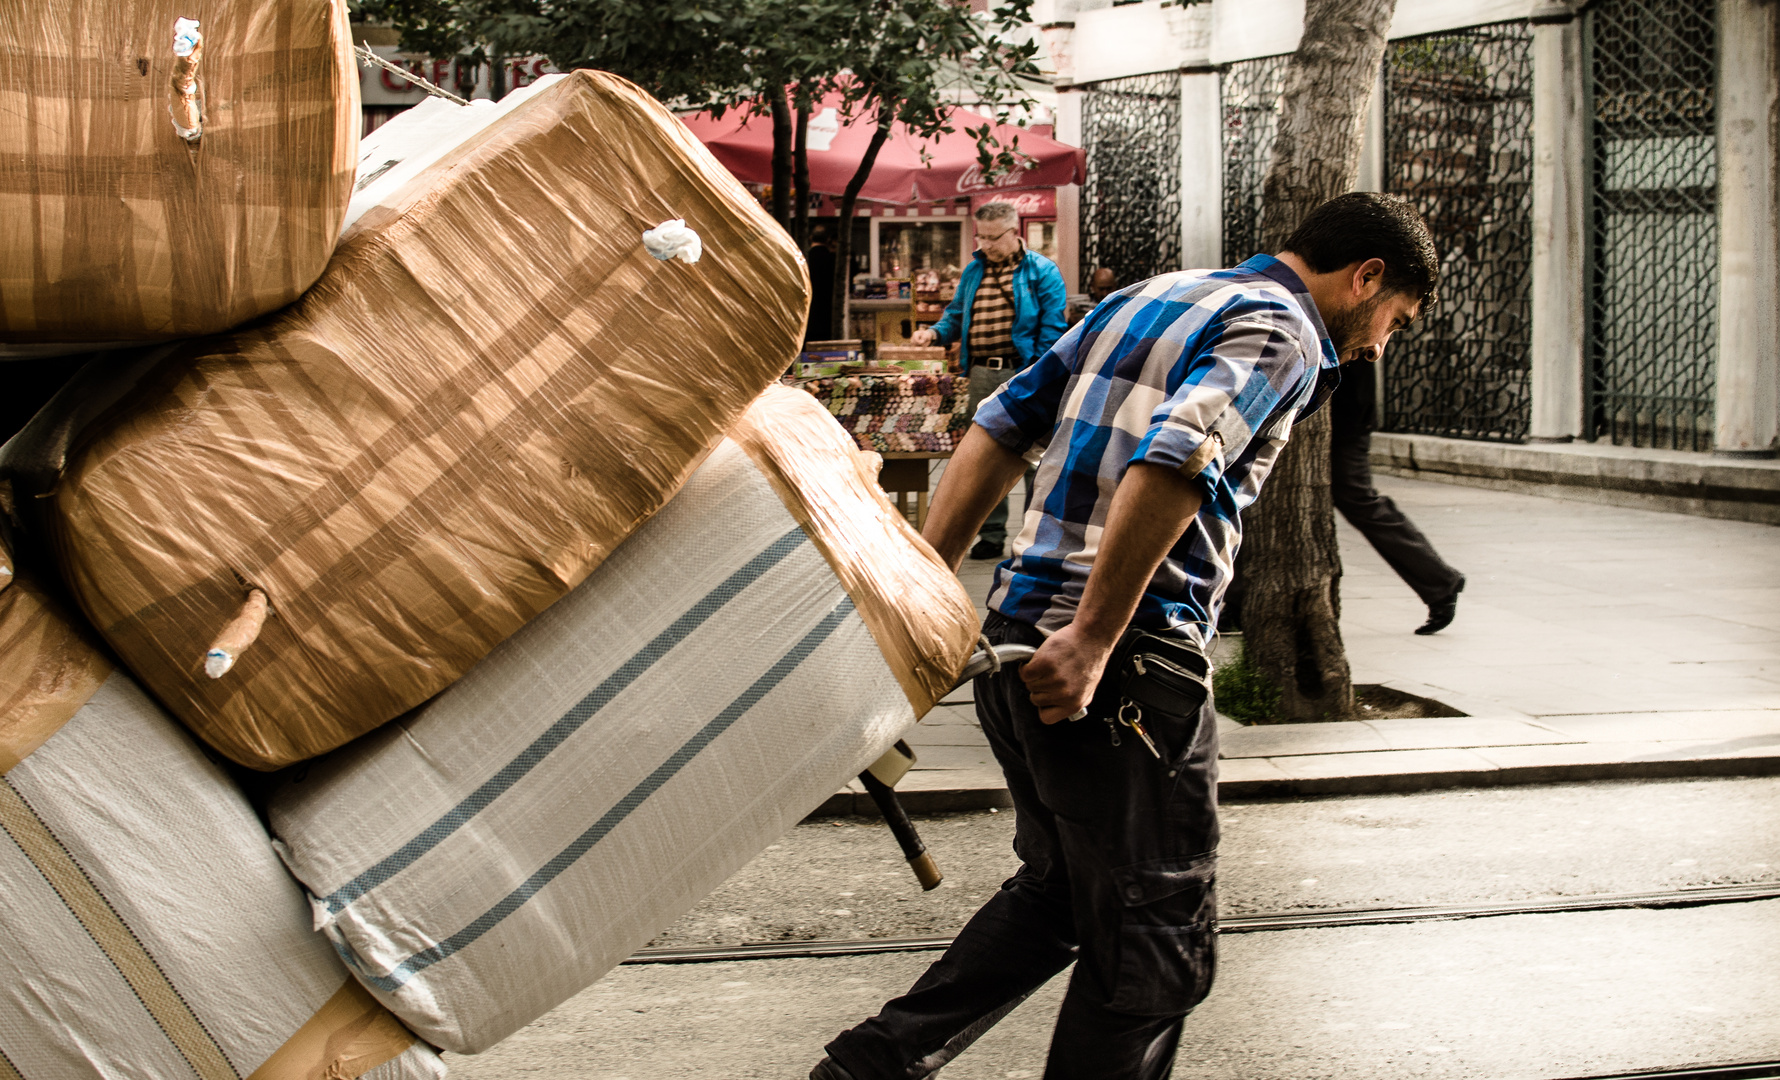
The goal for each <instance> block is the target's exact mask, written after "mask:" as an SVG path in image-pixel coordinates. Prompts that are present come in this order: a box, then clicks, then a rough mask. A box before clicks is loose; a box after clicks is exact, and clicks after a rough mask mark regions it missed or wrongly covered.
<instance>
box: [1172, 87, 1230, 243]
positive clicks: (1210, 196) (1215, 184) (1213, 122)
mask: <svg viewBox="0 0 1780 1080" xmlns="http://www.w3.org/2000/svg"><path fill="white" fill-rule="evenodd" d="M1223 134H1224V104H1223V100H1222V98H1221V97H1220V96H1219V91H1218V72H1217V69H1216V68H1214V67H1210V66H1204V67H1192V68H1184V69H1182V71H1181V76H1180V232H1181V237H1180V240H1181V244H1180V259H1181V269H1183V270H1200V269H1206V268H1214V269H1215V268H1217V267H1221V266H1223V265H1224V141H1223Z"/></svg>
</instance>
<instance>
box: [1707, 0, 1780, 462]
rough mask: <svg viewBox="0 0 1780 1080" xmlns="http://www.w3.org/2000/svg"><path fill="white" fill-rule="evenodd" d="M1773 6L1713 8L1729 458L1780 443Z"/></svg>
mask: <svg viewBox="0 0 1780 1080" xmlns="http://www.w3.org/2000/svg"><path fill="white" fill-rule="evenodd" d="M1774 23H1775V4H1774V2H1773V0H1718V56H1719V61H1718V102H1717V114H1718V230H1719V232H1718V252H1719V255H1718V257H1719V271H1718V408H1717V417H1716V419H1717V424H1716V430H1715V431H1714V433H1713V445H1714V447H1715V449H1716V452H1717V453H1718V454H1720V455H1721V456H1725V457H1756V458H1771V457H1774V456H1775V444H1776V437H1777V436H1780V354H1777V353H1776V348H1777V347H1780V332H1777V326H1776V323H1777V322H1780V312H1777V311H1776V306H1777V305H1780V229H1777V228H1776V215H1775V206H1774V197H1775V177H1774V168H1775V162H1774V149H1775V132H1774V122H1775V110H1776V106H1777V104H1780V93H1777V90H1776V77H1775V70H1774V62H1775V45H1774V30H1775V25H1774Z"/></svg>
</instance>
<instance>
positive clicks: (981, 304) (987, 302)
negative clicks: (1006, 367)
mask: <svg viewBox="0 0 1780 1080" xmlns="http://www.w3.org/2000/svg"><path fill="white" fill-rule="evenodd" d="M1025 256H1026V249H1025V247H1024V246H1022V247H1021V248H1020V250H1019V251H1017V252H1015V253H1014V257H1013V258H1011V259H1009V260H1007V261H1006V262H1000V263H997V262H990V263H986V264H985V265H984V266H983V283H982V284H981V285H979V286H977V294H976V296H975V297H974V298H973V300H972V302H971V305H970V355H972V356H982V357H989V356H1006V357H1012V356H1013V355H1014V268H1015V267H1016V266H1019V265H1020V260H1021V259H1023V258H1025Z"/></svg>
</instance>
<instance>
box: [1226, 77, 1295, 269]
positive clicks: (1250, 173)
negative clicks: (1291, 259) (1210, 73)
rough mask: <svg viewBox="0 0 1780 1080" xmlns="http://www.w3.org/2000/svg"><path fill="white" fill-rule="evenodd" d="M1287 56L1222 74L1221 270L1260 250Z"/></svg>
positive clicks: (1283, 90)
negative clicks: (1264, 190) (1265, 192)
mask: <svg viewBox="0 0 1780 1080" xmlns="http://www.w3.org/2000/svg"><path fill="white" fill-rule="evenodd" d="M1290 60H1291V57H1290V56H1265V57H1262V58H1261V59H1259V60H1243V61H1241V62H1239V63H1235V64H1231V65H1230V66H1229V67H1227V68H1225V69H1224V72H1223V75H1222V76H1221V77H1220V78H1219V79H1218V96H1219V98H1220V99H1222V103H1223V111H1224V133H1223V144H1224V265H1225V266H1235V265H1236V264H1238V263H1240V262H1243V261H1245V260H1247V259H1248V258H1249V257H1250V256H1252V255H1254V254H1255V253H1257V252H1259V251H1260V250H1261V185H1262V184H1263V183H1264V182H1265V181H1266V179H1267V162H1268V159H1269V158H1271V157H1272V156H1273V137H1274V134H1275V133H1276V132H1277V131H1278V130H1279V97H1280V95H1281V94H1283V93H1284V92H1285V88H1286V64H1287V63H1288V62H1289V61H1290Z"/></svg>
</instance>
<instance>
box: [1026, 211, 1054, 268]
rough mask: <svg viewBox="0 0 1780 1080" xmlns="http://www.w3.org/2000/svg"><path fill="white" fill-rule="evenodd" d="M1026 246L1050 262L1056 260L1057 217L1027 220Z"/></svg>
mask: <svg viewBox="0 0 1780 1080" xmlns="http://www.w3.org/2000/svg"><path fill="white" fill-rule="evenodd" d="M1026 246H1027V247H1029V248H1031V249H1032V250H1033V251H1036V252H1038V253H1039V254H1040V255H1043V256H1044V257H1045V258H1047V259H1049V260H1051V261H1052V262H1056V261H1057V219H1056V218H1050V219H1047V220H1028V221H1027V222H1026Z"/></svg>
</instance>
